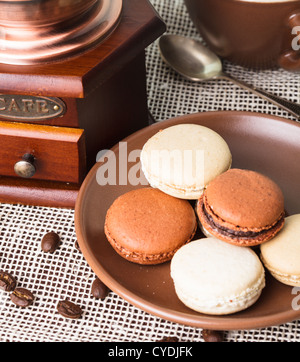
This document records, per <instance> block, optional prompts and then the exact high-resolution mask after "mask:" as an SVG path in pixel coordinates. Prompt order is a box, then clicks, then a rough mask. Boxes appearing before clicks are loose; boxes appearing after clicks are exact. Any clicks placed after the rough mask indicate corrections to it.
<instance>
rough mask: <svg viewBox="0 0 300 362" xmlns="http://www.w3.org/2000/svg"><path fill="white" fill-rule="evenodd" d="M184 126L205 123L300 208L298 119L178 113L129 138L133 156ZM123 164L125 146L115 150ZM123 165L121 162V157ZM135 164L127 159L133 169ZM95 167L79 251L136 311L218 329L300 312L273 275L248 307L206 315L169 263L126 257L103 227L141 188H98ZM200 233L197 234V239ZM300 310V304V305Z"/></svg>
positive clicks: (293, 208)
mask: <svg viewBox="0 0 300 362" xmlns="http://www.w3.org/2000/svg"><path fill="white" fill-rule="evenodd" d="M179 123H196V124H200V125H203V126H207V127H209V128H211V129H213V130H215V131H216V132H218V133H219V134H220V135H222V136H223V138H224V139H225V140H226V141H227V142H228V144H229V147H230V149H231V151H232V155H233V167H238V168H245V169H252V170H256V171H259V172H262V173H264V174H266V175H268V176H269V177H271V178H272V179H273V180H274V181H276V182H277V183H278V184H279V185H280V187H281V188H282V190H283V192H284V195H285V200H286V210H287V212H288V214H295V213H300V198H299V185H300V167H299V154H300V124H298V123H296V122H293V121H289V120H285V119H281V118H277V117H272V116H267V115H263V114H259V113H249V112H207V113H198V114H192V115H187V116H182V117H178V118H175V119H171V120H167V121H164V122H160V123H157V124H154V125H152V126H150V127H147V128H145V129H142V130H141V131H138V132H136V133H134V134H133V135H131V136H130V137H128V138H127V139H126V140H125V141H126V142H127V147H128V153H129V152H130V151H132V150H141V149H142V147H143V145H144V143H145V142H146V141H147V140H148V139H149V137H151V136H152V135H153V134H155V133H156V132H158V131H159V130H160V129H162V128H166V127H169V126H171V125H175V124H179ZM112 150H113V151H114V152H115V155H116V159H117V161H118V152H119V145H116V146H115V147H113V149H112ZM117 163H118V162H117ZM133 165H135V163H128V169H129V170H130V168H131V167H132V166H133ZM99 166H100V164H98V163H97V164H96V165H95V166H94V167H93V168H92V169H91V171H90V172H89V174H88V176H87V177H86V179H85V181H84V183H83V185H82V187H81V189H80V192H79V195H78V199H77V203H76V208H75V227H76V233H77V237H78V242H79V245H80V248H81V251H82V253H83V255H84V257H85V258H86V260H87V262H88V263H89V265H90V266H91V268H92V269H93V271H94V272H95V273H96V275H97V276H98V277H99V278H100V279H101V280H102V281H103V282H104V283H105V284H107V286H108V287H109V288H111V289H112V290H113V291H114V292H115V293H117V294H118V295H120V296H121V297H123V298H124V299H125V300H127V301H128V302H129V303H131V304H133V305H135V306H137V307H138V308H140V309H142V310H144V311H146V312H148V313H151V314H153V315H156V316H159V317H161V318H164V319H166V320H170V321H173V322H177V323H181V324H185V325H190V326H195V327H201V328H208V329H219V330H230V329H231V330H232V329H234V330H237V329H252V328H260V327H267V326H271V325H278V324H282V323H287V322H290V321H293V320H296V319H298V318H299V317H300V310H298V311H297V310H295V309H300V308H294V309H293V308H292V305H293V304H292V301H293V299H294V304H295V297H296V295H295V294H292V289H293V288H292V287H289V286H286V285H283V284H280V283H279V282H277V281H276V280H275V279H274V278H272V277H271V276H270V275H269V274H267V283H266V284H267V285H266V287H265V289H264V290H263V293H262V295H261V297H260V299H259V300H258V301H257V302H256V303H255V304H254V305H253V306H252V307H250V308H249V309H247V310H245V311H242V312H239V313H236V314H231V315H228V316H210V315H205V314H200V313H197V312H194V311H192V310H190V309H189V308H187V307H185V306H184V305H183V304H182V303H181V302H180V301H179V299H178V298H177V296H176V294H175V290H174V287H173V282H172V280H171V278H170V273H169V267H170V264H169V263H164V264H161V265H158V266H140V265H137V264H133V263H131V262H128V261H126V260H125V259H123V258H121V257H120V256H119V255H117V253H116V252H115V251H114V250H113V249H112V247H111V246H110V244H109V243H108V241H107V240H106V237H105V235H104V232H103V226H104V219H105V215H106V211H107V209H108V208H109V206H110V205H111V204H112V202H113V201H114V200H115V199H116V198H117V197H118V196H119V195H121V194H123V193H125V192H127V191H129V190H132V189H134V188H136V187H143V186H132V185H127V186H121V185H116V186H113V185H106V186H99V185H98V183H97V180H96V175H97V170H98V168H99ZM199 236H201V235H199V234H198V235H197V236H196V237H199ZM299 307H300V306H299Z"/></svg>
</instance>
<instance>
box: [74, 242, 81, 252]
mask: <svg viewBox="0 0 300 362" xmlns="http://www.w3.org/2000/svg"><path fill="white" fill-rule="evenodd" d="M74 246H75V249H77V250H78V251H80V252H81V249H80V246H79V243H78V240H76V241H75V244H74Z"/></svg>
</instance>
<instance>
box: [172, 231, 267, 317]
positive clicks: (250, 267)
mask: <svg viewBox="0 0 300 362" xmlns="http://www.w3.org/2000/svg"><path fill="white" fill-rule="evenodd" d="M170 268H171V277H172V279H173V282H174V287H175V292H176V294H177V296H178V298H179V299H180V300H181V301H182V302H183V303H184V304H185V305H186V306H187V307H189V308H191V309H193V310H195V311H197V312H201V313H205V314H211V315H226V314H232V313H236V312H239V311H241V310H244V309H246V308H248V307H250V306H251V305H253V304H254V303H255V302H256V301H257V300H258V298H259V297H260V295H261V292H262V290H263V288H264V286H265V272H264V267H263V265H262V263H261V261H260V259H259V257H258V256H257V255H256V253H255V252H254V251H253V250H252V249H251V248H242V247H240V246H236V245H232V244H228V243H225V242H223V241H221V240H219V239H216V238H213V237H210V238H202V239H198V240H195V241H192V242H190V243H189V244H186V245H185V246H182V247H181V248H180V249H179V250H178V251H177V252H176V253H175V255H174V256H173V258H172V260H171V267H170Z"/></svg>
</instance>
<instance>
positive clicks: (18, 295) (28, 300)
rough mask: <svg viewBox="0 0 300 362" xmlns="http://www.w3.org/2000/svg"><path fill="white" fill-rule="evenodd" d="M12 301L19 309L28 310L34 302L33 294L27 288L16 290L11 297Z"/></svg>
mask: <svg viewBox="0 0 300 362" xmlns="http://www.w3.org/2000/svg"><path fill="white" fill-rule="evenodd" d="M10 299H11V301H12V302H13V303H14V304H16V305H17V306H18V307H22V308H26V307H28V306H29V305H31V304H32V303H33V301H34V296H33V294H32V293H31V292H30V291H29V290H28V289H25V288H16V289H15V290H14V291H13V292H12V293H11V295H10Z"/></svg>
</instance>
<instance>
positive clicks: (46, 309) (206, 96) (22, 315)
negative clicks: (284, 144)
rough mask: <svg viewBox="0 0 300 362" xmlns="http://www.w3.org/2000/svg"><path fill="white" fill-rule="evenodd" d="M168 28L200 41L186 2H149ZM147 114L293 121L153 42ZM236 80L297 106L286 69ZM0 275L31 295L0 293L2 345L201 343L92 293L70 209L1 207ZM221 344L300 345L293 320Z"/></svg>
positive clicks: (299, 79)
mask: <svg viewBox="0 0 300 362" xmlns="http://www.w3.org/2000/svg"><path fill="white" fill-rule="evenodd" d="M151 2H152V4H153V5H154V7H155V8H156V9H157V11H158V12H159V14H160V15H161V17H162V18H163V19H164V21H165V22H166V24H167V32H168V33H175V34H181V35H186V36H191V37H193V38H195V39H201V38H200V36H199V34H198V33H197V31H196V30H195V28H194V27H193V25H192V24H191V21H190V19H189V17H188V14H187V11H186V9H185V6H184V4H183V0H151ZM146 61H147V64H146V65H147V77H148V96H149V101H148V102H149V109H150V112H151V113H152V115H153V117H154V119H155V120H156V121H163V120H166V119H168V118H171V117H175V116H179V115H183V114H188V113H194V112H200V111H201V112H202V111H216V110H233V109H234V110H239V111H241V110H243V111H254V112H262V113H268V114H273V115H277V116H282V117H286V118H290V119H293V117H291V116H290V115H289V114H288V113H287V112H285V111H282V110H281V109H279V108H277V107H276V106H273V105H272V104H270V103H268V102H266V101H263V100H261V99H259V98H258V97H256V96H255V95H252V94H250V93H249V92H247V91H245V90H243V89H240V88H238V87H237V86H235V85H233V84H231V83H230V82H226V81H223V80H222V81H208V82H206V83H202V84H201V85H199V84H196V83H192V82H189V81H186V80H184V79H183V78H182V77H181V76H178V75H177V74H175V72H173V71H172V70H170V69H169V68H168V67H167V66H166V65H165V64H164V63H163V62H162V60H161V58H160V56H159V52H158V48H157V44H156V42H155V43H153V44H152V45H151V46H150V47H149V48H148V49H147V52H146ZM224 65H225V68H226V71H227V72H228V73H230V74H232V75H234V76H236V77H237V78H239V79H241V80H244V81H247V82H249V83H251V84H253V85H255V86H257V87H260V88H263V89H265V90H267V91H270V92H273V93H275V94H278V95H281V96H285V97H287V98H289V99H290V100H293V101H296V102H299V103H300V90H299V84H300V75H295V74H293V73H288V72H286V71H284V70H275V71H274V70H272V71H260V72H257V71H252V70H245V69H243V68H241V67H238V66H233V65H232V64H230V63H228V62H225V64H224ZM0 228H1V232H0V269H1V270H5V271H7V272H10V273H11V274H13V275H14V276H15V277H16V278H17V283H18V286H20V287H24V288H27V289H28V290H30V291H31V292H32V293H33V294H34V296H35V301H34V303H33V305H31V306H30V307H28V308H25V309H21V308H19V307H17V306H16V305H14V304H13V303H12V301H11V300H10V297H9V293H4V292H1V293H0V341H2V342H8V341H14V342H16V341H20V342H28V341H30V342H79V341H82V342H116V341H118V342H129V341H130V342H143V341H153V342H154V341H158V340H161V339H162V338H164V337H169V336H176V337H177V338H178V339H179V341H181V342H198V341H199V342H201V341H203V338H202V335H201V331H202V330H201V328H194V327H189V326H184V325H180V324H177V323H172V322H169V321H166V320H163V319H161V318H158V317H155V316H153V315H150V314H148V313H146V312H144V311H142V310H140V309H138V308H136V307H134V306H132V305H130V304H129V303H127V302H126V301H124V300H123V299H122V298H120V297H119V296H118V295H116V294H115V293H113V292H111V293H110V294H109V295H108V296H107V297H106V299H105V300H100V299H96V298H94V297H93V296H92V294H91V285H92V282H93V281H94V279H95V274H94V273H93V271H92V270H91V268H90V267H89V265H88V264H87V262H86V261H85V259H84V258H83V256H82V254H81V252H80V251H79V250H78V249H77V248H76V246H75V244H76V233H75V228H74V211H73V210H69V209H56V208H45V207H33V206H24V205H8V204H1V205H0ZM48 231H56V232H57V233H58V234H59V235H60V238H61V244H60V246H59V248H58V249H57V250H56V251H55V252H54V253H53V254H48V253H47V254H46V253H44V252H43V251H42V250H41V239H42V237H43V235H44V234H45V233H46V232H48ZM63 299H68V300H70V301H72V302H74V303H76V304H78V305H80V306H81V308H82V310H83V315H82V317H81V318H79V319H77V320H71V319H66V318H64V317H62V316H61V315H60V314H58V313H57V309H56V307H57V303H58V302H59V301H60V300H63ZM224 340H225V341H228V342H230V341H239V342H255V341H266V342H269V341H272V342H284V341H300V326H299V322H298V321H294V322H291V323H287V324H284V325H280V326H274V327H269V328H262V329H257V330H245V331H225V334H224Z"/></svg>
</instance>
